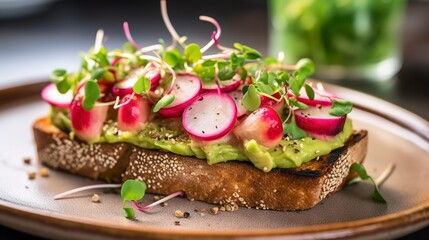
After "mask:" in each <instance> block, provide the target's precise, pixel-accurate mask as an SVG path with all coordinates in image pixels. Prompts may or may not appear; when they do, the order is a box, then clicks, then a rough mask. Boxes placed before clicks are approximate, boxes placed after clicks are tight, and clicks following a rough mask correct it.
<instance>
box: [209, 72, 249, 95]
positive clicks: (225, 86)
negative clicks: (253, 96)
mask: <svg viewBox="0 0 429 240" xmlns="http://www.w3.org/2000/svg"><path fill="white" fill-rule="evenodd" d="M218 83H219V89H220V90H221V91H222V92H231V91H234V90H235V89H237V88H238V87H239V86H240V84H241V80H240V77H239V76H238V75H236V76H234V77H233V78H232V79H231V80H225V81H218ZM202 87H203V90H205V91H217V88H218V86H217V84H216V81H212V82H208V83H206V82H203V86H202Z"/></svg>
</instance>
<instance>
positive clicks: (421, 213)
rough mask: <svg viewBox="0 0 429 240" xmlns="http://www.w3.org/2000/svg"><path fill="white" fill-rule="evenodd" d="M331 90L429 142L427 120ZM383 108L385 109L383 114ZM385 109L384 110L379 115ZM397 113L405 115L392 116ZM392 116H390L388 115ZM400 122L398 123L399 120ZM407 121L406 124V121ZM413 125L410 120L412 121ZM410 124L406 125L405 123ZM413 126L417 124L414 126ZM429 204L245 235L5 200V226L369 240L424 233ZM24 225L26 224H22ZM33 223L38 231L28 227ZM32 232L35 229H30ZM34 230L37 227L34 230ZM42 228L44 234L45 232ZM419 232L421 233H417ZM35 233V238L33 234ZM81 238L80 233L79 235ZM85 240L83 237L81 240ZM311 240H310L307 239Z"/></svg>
mask: <svg viewBox="0 0 429 240" xmlns="http://www.w3.org/2000/svg"><path fill="white" fill-rule="evenodd" d="M44 85H46V82H37V83H34V84H28V85H21V86H15V87H9V88H4V89H0V102H1V104H0V106H1V105H4V104H5V103H7V102H13V101H14V100H16V99H17V98H18V97H19V96H35V95H36V94H38V93H39V92H40V89H41V88H42V87H43V86H44ZM325 86H326V87H327V88H328V89H332V90H334V91H335V92H336V93H339V92H341V94H344V95H347V96H350V99H360V100H361V99H365V101H359V104H356V103H355V106H354V107H355V108H358V109H361V110H364V111H366V112H370V113H372V114H376V115H378V116H380V117H382V118H385V119H387V120H389V121H391V122H394V123H396V124H398V125H399V126H401V127H403V128H405V129H407V130H410V131H412V132H413V133H415V134H417V135H419V136H420V137H421V138H422V139H423V140H424V141H426V142H429V123H428V122H427V121H426V120H424V119H423V118H421V117H419V116H417V115H415V114H413V113H411V112H409V111H407V110H405V109H402V108H400V107H398V106H396V105H393V104H391V103H389V102H386V101H384V100H381V99H378V98H376V97H373V96H370V95H367V94H365V93H361V92H358V91H355V90H351V89H347V88H344V87H340V86H335V85H330V84H325ZM380 106H383V107H382V108H380ZM380 109H383V110H380ZM392 111H393V112H395V113H400V114H392ZM389 113H390V114H389ZM395 116H399V117H395ZM404 117H406V118H404ZM410 119H411V120H410ZM405 120H406V121H405ZM411 123H412V124H411ZM428 220H429V202H425V203H423V204H420V205H418V206H415V207H412V208H409V209H405V210H402V211H399V212H396V213H392V214H388V215H384V216H380V217H374V218H368V219H362V220H356V221H349V222H342V223H333V224H324V225H313V226H309V227H294V228H283V229H275V230H273V229H269V230H252V231H249V230H246V231H239V230H238V231H237V230H234V231H222V232H220V231H212V232H206V231H198V230H163V229H160V228H156V227H145V228H141V227H138V226H123V225H115V224H112V223H98V222H95V221H85V222H82V221H81V220H79V219H78V218H75V217H70V216H64V215H61V214H57V213H54V214H53V213H46V212H45V211H42V210H38V209H32V208H30V207H27V206H19V205H16V204H12V203H10V202H7V201H4V200H2V199H1V198H0V223H1V224H3V225H5V226H8V227H11V228H15V229H18V230H22V231H27V232H32V230H36V229H38V230H39V231H41V232H43V231H45V232H49V231H52V230H55V231H60V232H61V231H63V230H77V229H79V230H80V231H81V233H80V234H89V235H92V236H105V237H108V238H118V237H135V238H138V237H142V236H146V237H147V236H148V235H145V234H150V237H157V238H168V237H177V238H180V237H199V238H210V237H216V238H224V237H267V236H272V237H276V236H288V237H299V236H300V237H303V234H305V235H306V236H307V237H308V238H317V237H322V236H323V238H333V237H338V236H341V237H342V238H347V237H350V236H353V237H358V236H369V235H372V234H375V233H381V232H387V231H392V230H395V229H398V228H407V227H409V228H412V230H415V229H414V228H413V226H417V225H419V228H421V227H423V226H426V225H428V224H429V221H428ZM22 222H25V223H26V224H22ZM29 223H34V225H32V224H29ZM29 226H30V227H29ZM31 226H32V227H31ZM40 227H42V228H43V229H44V230H43V229H42V230H41V228H40ZM416 228H417V227H416ZM33 233H34V232H33ZM74 234H75V235H76V234H77V235H79V233H76V232H75V233H74ZM81 236H82V235H81ZM307 237H306V238H307Z"/></svg>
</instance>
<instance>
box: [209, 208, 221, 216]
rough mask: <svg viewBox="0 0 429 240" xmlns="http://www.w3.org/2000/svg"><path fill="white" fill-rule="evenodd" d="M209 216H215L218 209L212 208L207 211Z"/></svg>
mask: <svg viewBox="0 0 429 240" xmlns="http://www.w3.org/2000/svg"><path fill="white" fill-rule="evenodd" d="M209 212H210V214H212V215H216V214H217V213H218V212H219V207H212V208H210V210H209Z"/></svg>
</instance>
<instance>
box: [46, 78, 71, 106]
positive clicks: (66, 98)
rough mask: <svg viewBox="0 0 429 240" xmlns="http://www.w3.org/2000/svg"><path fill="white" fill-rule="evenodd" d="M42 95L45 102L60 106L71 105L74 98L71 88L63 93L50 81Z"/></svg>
mask: <svg viewBox="0 0 429 240" xmlns="http://www.w3.org/2000/svg"><path fill="white" fill-rule="evenodd" d="M41 95H42V99H43V100H44V101H45V102H47V103H49V104H50V105H52V106H54V107H58V108H68V107H70V104H71V101H72V100H73V93H72V91H71V90H69V91H68V92H66V93H65V94H62V93H60V92H59V91H58V89H57V86H56V85H55V84H54V83H50V84H48V85H47V86H45V87H44V88H43V90H42V94H41Z"/></svg>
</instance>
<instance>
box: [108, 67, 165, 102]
mask: <svg viewBox="0 0 429 240" xmlns="http://www.w3.org/2000/svg"><path fill="white" fill-rule="evenodd" d="M142 70H143V69H138V70H135V71H133V72H131V73H130V74H128V76H127V77H126V78H125V79H124V80H122V81H120V82H118V83H116V84H115V85H114V86H113V88H112V92H113V94H115V96H125V95H127V94H130V93H132V92H133V86H134V84H135V83H136V81H137V79H138V78H139V76H140V74H141V71H142ZM145 76H146V77H147V78H149V79H150V84H151V90H154V89H155V88H156V87H157V86H158V84H159V79H160V78H161V75H160V73H159V71H158V69H156V68H155V67H152V68H150V69H149V70H147V71H146V73H145Z"/></svg>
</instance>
